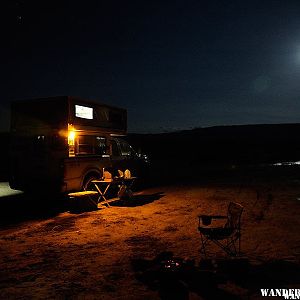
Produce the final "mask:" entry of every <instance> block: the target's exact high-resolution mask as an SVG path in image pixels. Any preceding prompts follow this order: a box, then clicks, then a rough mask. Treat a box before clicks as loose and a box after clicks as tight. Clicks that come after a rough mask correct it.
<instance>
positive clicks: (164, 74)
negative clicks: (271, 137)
mask: <svg viewBox="0 0 300 300" xmlns="http://www.w3.org/2000/svg"><path fill="white" fill-rule="evenodd" d="M1 6H2V13H3V12H4V15H5V18H4V24H3V25H2V33H3V34H2V37H1V39H2V43H1V44H2V46H1V48H2V49H1V58H0V59H1V82H2V84H1V96H0V97H1V106H0V108H1V110H0V131H3V130H8V128H9V102H10V101H11V100H14V99H26V98H33V97H48V96H54V95H73V96H80V97H83V98H87V99H91V100H99V101H100V102H104V103H108V104H113V105H116V106H120V107H124V108H127V110H128V125H129V131H130V132H163V131H172V130H180V129H189V128H194V127H206V126H214V125H231V124H258V123H292V122H299V121H300V115H299V113H300V1H299V0H297V1H288V0H286V1H284V0H282V1H263V0H260V1H241V0H238V1H230V0H226V1H225V0H224V1H211V0H210V1H199V0H198V1H196V0H195V1H189V0H186V1H176V0H173V1H163V0H161V1H155V0H152V1H147V0H144V1H143V0H140V1H130V0H128V1H126V0H122V1H114V0H106V1H102V0H99V1H88V0H85V1H48V0H43V1H41V0H39V1H26V0H23V1H2V2H1Z"/></svg>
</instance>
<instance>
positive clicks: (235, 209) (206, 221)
mask: <svg viewBox="0 0 300 300" xmlns="http://www.w3.org/2000/svg"><path fill="white" fill-rule="evenodd" d="M242 212H243V206H242V205H241V204H239V203H235V202H230V203H229V205H228V212H227V216H216V215H215V216H213V215H200V216H199V226H198V230H199V232H200V236H201V248H200V252H201V253H202V254H204V255H205V257H206V248H207V246H208V245H209V244H210V242H212V243H214V244H215V245H217V246H219V247H220V248H221V249H222V250H224V251H225V252H226V253H227V254H228V255H230V256H238V255H239V254H240V250H241V215H242ZM217 219H224V220H226V222H225V224H224V225H223V226H218V227H213V226H212V225H213V224H212V221H213V220H217Z"/></svg>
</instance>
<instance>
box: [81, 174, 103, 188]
mask: <svg viewBox="0 0 300 300" xmlns="http://www.w3.org/2000/svg"><path fill="white" fill-rule="evenodd" d="M97 179H99V177H96V176H95V175H91V176H88V177H87V178H86V179H85V180H84V182H83V186H82V190H83V191H97V189H96V187H95V185H94V184H93V183H92V181H93V180H97Z"/></svg>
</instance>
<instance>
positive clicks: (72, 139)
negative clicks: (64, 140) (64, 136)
mask: <svg viewBox="0 0 300 300" xmlns="http://www.w3.org/2000/svg"><path fill="white" fill-rule="evenodd" d="M75 136H76V133H75V130H70V131H69V134H68V144H69V145H72V146H73V145H75Z"/></svg>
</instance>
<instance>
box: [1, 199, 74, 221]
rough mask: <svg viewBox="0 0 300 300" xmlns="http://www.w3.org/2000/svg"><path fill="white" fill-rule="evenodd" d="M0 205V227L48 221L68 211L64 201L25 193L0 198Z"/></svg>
mask: <svg viewBox="0 0 300 300" xmlns="http://www.w3.org/2000/svg"><path fill="white" fill-rule="evenodd" d="M0 205H1V210H0V226H6V225H12V224H16V223H20V222H24V221H29V220H40V219H48V218H51V217H54V216H56V215H58V214H59V213H61V212H65V211H67V210H68V207H67V202H66V201H65V199H62V198H60V199H58V198H55V196H44V195H43V196H36V195H35V196H33V195H29V194H25V193H24V194H15V195H9V196H3V197H0Z"/></svg>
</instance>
